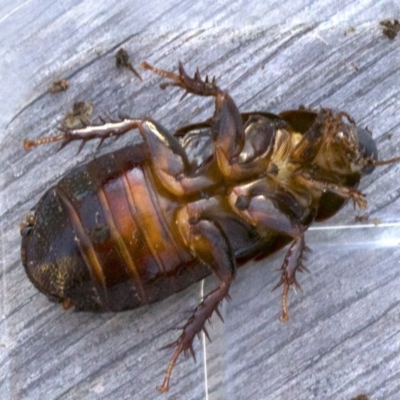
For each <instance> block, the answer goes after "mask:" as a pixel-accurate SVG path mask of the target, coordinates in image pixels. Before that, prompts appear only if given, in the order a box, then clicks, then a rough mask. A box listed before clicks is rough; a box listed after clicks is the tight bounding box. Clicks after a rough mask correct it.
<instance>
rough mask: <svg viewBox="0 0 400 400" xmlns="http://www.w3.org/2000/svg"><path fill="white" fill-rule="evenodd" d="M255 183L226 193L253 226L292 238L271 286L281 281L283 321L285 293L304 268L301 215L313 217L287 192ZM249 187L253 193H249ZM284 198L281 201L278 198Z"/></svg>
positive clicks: (284, 316)
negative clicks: (249, 186)
mask: <svg viewBox="0 0 400 400" xmlns="http://www.w3.org/2000/svg"><path fill="white" fill-rule="evenodd" d="M258 186H259V187H256V188H250V189H249V188H248V187H246V186H237V187H235V188H234V190H233V191H232V193H231V194H230V196H229V202H230V204H231V206H232V208H233V210H234V211H235V212H236V213H237V214H239V215H240V216H241V217H242V218H244V219H246V220H247V221H248V222H249V223H250V224H251V225H253V226H255V227H256V228H257V229H258V230H259V231H260V233H261V234H263V232H265V235H267V237H268V232H271V231H274V232H279V233H282V234H283V235H286V236H288V237H289V238H292V240H293V242H292V244H291V246H290V248H289V250H288V251H287V253H286V256H285V259H284V262H283V264H282V267H281V269H282V276H281V279H280V281H279V283H278V284H277V285H276V287H275V288H274V289H276V288H277V287H279V286H281V285H283V294H282V317H281V320H282V321H283V322H286V321H287V320H288V319H289V317H288V312H287V297H288V292H289V288H290V286H295V287H297V288H300V285H299V284H298V282H297V280H296V271H304V270H306V268H305V267H304V265H303V253H304V251H306V250H307V249H308V248H307V247H306V245H305V242H304V231H305V226H304V225H303V223H302V221H303V219H304V218H305V219H309V220H312V219H313V214H310V215H307V214H305V215H303V216H302V217H300V215H302V214H303V211H302V208H299V206H298V204H297V202H296V200H295V199H294V198H293V197H292V196H290V195H288V194H282V196H284V197H282V198H280V197H279V196H280V195H279V193H276V191H274V190H271V189H269V188H268V186H267V185H266V184H264V186H263V184H262V183H261V184H259V185H258ZM252 190H253V193H252ZM283 199H284V201H282V200H283ZM279 203H282V204H285V205H286V206H287V209H286V210H285V212H284V211H282V210H281V209H280V208H279V207H278V206H277V204H279Z"/></svg>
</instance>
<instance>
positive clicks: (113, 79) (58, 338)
mask: <svg viewBox="0 0 400 400" xmlns="http://www.w3.org/2000/svg"><path fill="white" fill-rule="evenodd" d="M2 3H3V4H2V5H1V6H2V7H1V9H2V15H1V17H0V30H1V32H2V35H1V37H0V60H1V61H0V76H1V78H2V89H1V94H0V95H1V96H2V98H1V105H2V112H1V114H0V135H1V136H0V140H1V151H2V163H1V167H0V202H1V203H0V207H1V208H0V211H1V213H0V221H1V242H0V244H1V247H0V252H1V261H0V262H1V267H2V268H1V275H0V277H1V289H0V300H1V301H0V308H1V309H0V311H1V313H0V315H1V320H0V398H1V399H108V398H110V399H111V398H112V399H154V398H163V399H206V398H208V399H213V400H214V399H268V400H269V399H284V400H285V399H296V400H298V399H318V400H320V399H350V398H351V397H354V396H356V395H359V394H361V393H366V394H369V395H370V396H371V399H374V400H376V399H385V400H387V399H399V398H400V352H399V348H400V305H399V304H400V272H399V269H400V264H399V262H400V257H399V256H400V246H399V244H400V229H399V222H400V200H399V194H400V180H399V174H400V165H390V166H386V167H381V168H379V170H377V171H375V172H374V174H373V175H372V176H370V177H367V178H366V179H365V180H364V181H363V182H362V185H361V189H362V191H363V192H365V193H366V194H367V196H368V200H369V209H368V212H369V214H370V221H369V222H364V223H356V222H355V219H354V216H355V215H359V214H360V212H359V211H356V212H354V210H353V209H352V207H350V206H348V207H346V208H345V209H343V210H342V211H341V212H340V213H339V214H338V215H336V216H335V217H334V218H333V219H332V220H330V221H328V223H326V224H324V225H323V226H319V229H318V227H317V228H316V229H313V230H310V231H309V234H308V235H307V240H308V245H309V246H310V247H311V248H312V249H313V253H312V254H311V255H310V256H309V257H308V261H307V267H308V268H309V270H310V271H311V274H303V275H302V276H300V282H301V284H302V287H303V292H300V293H297V295H296V294H295V293H294V292H293V291H292V292H291V293H290V300H289V304H290V317H291V319H290V321H289V322H288V323H287V324H283V323H281V322H280V321H279V316H280V299H279V298H280V291H279V290H277V291H275V292H272V293H271V289H272V288H273V286H274V285H275V284H276V282H277V280H278V279H279V273H278V272H277V271H276V269H277V268H279V266H280V265H281V263H282V260H283V256H284V253H283V252H280V253H278V254H275V255H274V256H272V257H271V258H269V259H267V260H264V261H263V262H259V263H251V264H249V265H248V266H246V267H244V268H241V270H240V271H239V273H238V276H237V280H236V282H235V283H234V285H233V287H232V290H231V296H232V301H231V302H230V303H228V304H227V303H224V306H223V314H224V319H225V324H222V323H221V322H220V321H219V320H218V318H213V320H212V328H210V330H209V332H210V334H211V336H212V339H213V342H212V343H211V344H207V345H206V350H205V353H204V352H203V350H202V349H203V347H202V346H203V344H202V342H201V341H198V340H196V341H195V350H196V353H197V363H196V364H194V363H193V361H192V360H187V361H185V360H184V358H182V360H180V362H179V363H178V365H177V367H176V368H175V370H174V373H173V376H172V386H171V390H170V392H169V393H168V394H165V395H160V394H158V392H157V391H156V390H155V387H156V386H157V385H160V384H161V382H162V379H163V374H164V371H165V368H166V365H167V363H168V360H169V357H170V354H171V353H170V352H169V351H168V350H163V351H158V349H159V348H160V347H162V346H164V345H166V344H168V343H169V342H171V341H172V340H173V339H174V338H176V337H177V335H178V332H176V331H173V330H168V329H170V328H174V327H176V326H179V325H181V324H182V322H183V321H184V320H185V318H186V316H187V315H186V313H185V311H187V310H188V309H191V308H193V307H194V306H195V305H196V304H197V302H198V299H199V296H200V292H201V289H202V285H201V284H198V285H195V286H193V287H191V288H189V289H188V290H186V291H184V292H182V293H179V294H177V295H175V296H173V297H171V298H169V299H167V300H165V301H163V302H161V303H159V304H157V305H154V306H152V307H146V308H143V309H139V310H137V311H132V312H126V313H120V314H115V315H112V314H106V315H92V314H78V313H72V312H64V311H63V310H62V309H61V308H60V307H58V306H56V305H54V304H50V303H49V302H48V301H47V300H46V298H45V297H44V296H43V295H41V294H39V293H38V292H37V291H36V290H35V289H34V288H33V286H32V285H31V284H30V282H29V281H28V279H27V277H26V275H25V273H24V271H23V267H22V264H21V261H20V254H19V251H20V237H19V223H20V221H21V219H22V217H23V215H24V214H25V213H26V212H27V211H28V210H29V209H30V208H31V207H32V206H33V205H34V204H35V203H36V202H37V201H38V200H39V198H40V196H41V194H42V193H43V192H44V191H45V190H46V188H48V187H50V186H51V185H52V184H54V183H55V182H56V181H57V180H58V179H59V178H60V177H61V176H62V175H63V174H64V173H65V172H66V171H68V170H69V169H70V168H72V167H73V166H75V165H78V164H79V163H81V162H83V161H85V160H89V159H91V158H93V157H94V156H95V155H96V154H97V152H96V145H95V144H91V145H87V146H86V148H85V149H84V151H82V153H80V154H79V155H78V156H76V151H77V146H76V145H71V146H69V147H68V148H66V149H65V150H63V151H61V152H59V153H57V145H53V146H47V147H46V146H43V147H41V148H39V149H36V150H33V151H29V152H26V151H24V149H23V148H22V141H23V139H24V138H29V139H34V138H38V137H42V136H46V135H49V134H51V133H54V132H55V131H56V129H57V126H58V125H59V123H60V121H61V120H62V118H63V117H64V116H65V114H66V113H67V112H68V111H69V110H70V109H71V108H72V104H73V103H74V102H75V101H79V100H85V101H87V100H90V101H92V102H93V103H94V116H98V115H104V114H105V113H106V112H107V113H109V114H110V115H117V113H118V112H124V113H129V114H130V115H132V116H144V115H151V116H152V117H153V118H155V119H157V120H159V121H162V123H163V124H164V126H166V127H168V128H169V129H171V130H174V129H176V128H177V127H178V126H180V125H182V124H187V123H189V122H195V121H201V120H202V119H204V118H207V117H208V116H209V115H210V113H211V112H212V108H211V106H212V103H211V102H210V101H207V100H204V99H198V98H194V97H192V96H188V97H187V98H186V99H185V100H183V101H182V102H179V101H178V100H179V97H180V93H178V90H177V89H169V90H166V91H164V92H162V91H160V90H159V88H158V83H159V82H160V80H159V79H158V78H157V77H155V76H152V75H151V74H150V73H148V72H146V71H145V72H143V74H142V76H143V79H144V80H143V82H140V81H138V80H137V79H136V78H135V77H134V75H133V74H132V73H130V72H129V71H127V70H120V69H118V70H117V69H116V68H115V59H114V54H115V52H116V50H117V49H119V48H120V47H121V46H123V47H124V48H126V49H127V50H128V51H129V53H130V54H131V57H132V61H133V63H134V65H135V66H136V67H138V65H139V63H140V61H142V60H147V61H149V62H150V63H153V64H155V65H157V66H160V67H164V68H172V67H176V65H177V62H178V60H182V61H183V62H184V64H185V66H187V68H188V70H189V71H194V68H195V67H196V66H199V67H200V68H201V71H203V72H204V73H208V74H210V75H216V76H217V78H218V82H219V84H220V86H222V87H225V88H228V89H229V91H230V93H231V95H232V96H233V98H234V99H235V100H236V101H237V104H238V105H239V106H240V109H241V110H243V111H250V110H266V111H271V112H279V111H281V110H284V109H289V108H296V107H298V106H299V105H300V104H305V105H309V106H313V107H317V106H319V105H323V106H327V107H334V108H336V109H340V110H345V111H347V112H349V113H350V114H351V115H352V116H353V117H354V119H355V120H356V121H357V122H358V123H359V124H361V125H362V126H368V128H369V129H370V130H372V131H373V133H374V138H375V140H376V141H377V144H378V148H379V151H380V156H381V157H382V158H389V157H393V156H396V155H397V156H398V155H399V154H400V90H399V87H400V51H399V50H400V37H397V38H396V39H395V40H393V41H390V40H389V39H388V38H387V37H385V36H383V35H382V32H381V27H380V26H379V21H380V20H382V19H384V18H394V17H395V18H396V17H397V18H399V16H400V12H399V6H396V5H395V4H396V2H394V1H368V0H366V1H363V2H358V1H350V0H347V1H343V2H340V5H339V3H338V2H336V1H329V0H326V1H322V0H321V1H314V2H311V1H307V0H303V1H294V2H291V3H290V4H291V5H290V6H289V5H285V3H284V2H275V1H272V0H268V1H263V2H261V1H238V2H232V1H219V2H212V1H206V2H202V3H200V2H199V3H196V4H197V5H193V4H195V3H194V2H191V1H177V0H168V1H163V2H157V1H153V0H148V1H146V2H132V1H120V2H113V3H115V4H116V5H113V6H112V7H111V8H110V6H109V5H108V4H107V3H106V2H103V4H99V2H96V1H93V0H85V1H72V0H71V1H66V2H57V3H56V2H53V1H50V0H46V1H38V0H31V1H20V0H16V1H13V2H8V1H5V0H3V1H2ZM135 3H136V4H135ZM55 4H57V5H55ZM200 4H202V5H200ZM288 4H289V3H288ZM361 4H362V5H361ZM58 78H67V79H69V80H70V88H69V89H68V91H66V92H64V93H59V94H49V93H48V92H47V91H48V88H49V86H50V85H51V83H52V82H53V81H54V80H55V79H58ZM389 134H392V136H391V138H390V135H389ZM134 140H138V139H137V138H136V137H134V135H131V136H129V137H126V138H124V139H123V140H121V142H120V143H118V145H119V146H121V145H123V144H124V143H126V142H128V141H129V142H132V141H134ZM111 148H113V146H112V145H111V146H108V145H106V146H104V149H103V150H102V151H103V152H104V151H107V150H108V151H109V150H110V149H111ZM373 218H376V219H379V221H380V224H379V225H378V226H376V227H375V226H374V224H373V223H372V222H373V221H372V219H373ZM375 222H378V220H375ZM215 284H216V282H215V280H213V279H212V278H211V279H208V280H206V281H205V284H204V286H205V288H204V290H205V291H208V290H210V288H212V287H213V286H214V285H215ZM205 371H206V373H205ZM205 378H207V379H205ZM207 396H208V397H207Z"/></svg>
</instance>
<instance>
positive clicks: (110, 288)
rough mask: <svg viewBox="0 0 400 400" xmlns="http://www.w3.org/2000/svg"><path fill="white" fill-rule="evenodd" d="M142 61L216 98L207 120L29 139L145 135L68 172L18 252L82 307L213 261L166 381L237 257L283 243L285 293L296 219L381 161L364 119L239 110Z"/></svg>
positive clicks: (298, 260)
mask: <svg viewBox="0 0 400 400" xmlns="http://www.w3.org/2000/svg"><path fill="white" fill-rule="evenodd" d="M142 67H143V68H145V69H149V70H151V71H153V72H154V73H156V74H158V75H161V76H162V77H164V78H167V79H168V80H169V81H168V82H167V83H166V84H164V85H163V87H165V86H169V85H171V86H178V87H180V88H182V89H184V90H185V91H186V93H193V94H196V95H199V96H209V97H214V98H215V111H214V114H213V116H212V117H211V118H210V119H208V120H207V121H205V122H203V123H199V124H193V125H187V126H185V127H183V128H181V129H179V130H178V131H177V132H176V133H175V135H171V134H170V133H168V131H166V130H165V129H164V128H162V127H161V126H160V125H159V124H158V123H157V122H155V121H153V120H151V119H149V118H144V119H133V118H122V119H121V120H120V121H117V122H107V123H106V122H105V123H104V124H102V125H98V126H86V127H84V128H82V129H69V128H65V129H64V131H63V133H62V134H61V135H59V136H54V137H50V138H44V139H39V140H36V141H25V147H26V148H29V147H31V146H36V145H39V144H44V143H50V142H54V141H61V142H62V147H63V146H65V145H66V144H68V143H69V142H71V141H74V140H80V141H81V146H82V145H83V144H84V143H85V142H86V141H88V140H91V139H95V138H98V139H100V141H101V142H103V141H104V140H105V139H106V138H108V137H110V136H119V135H123V134H125V133H127V132H128V131H130V130H133V129H138V130H139V133H140V134H141V136H142V138H143V143H142V144H139V145H135V146H127V147H125V148H123V149H121V150H118V151H115V152H113V153H110V154H106V155H104V156H101V157H99V158H97V159H94V160H93V161H91V162H89V163H88V164H86V165H83V166H81V167H78V168H76V169H74V170H72V171H71V172H69V173H68V174H67V175H65V176H64V177H63V178H62V179H61V180H60V181H59V182H58V183H57V184H56V185H55V186H54V187H52V188H50V189H49V190H48V191H47V192H46V193H45V194H44V196H43V197H42V198H41V200H40V201H39V203H38V204H37V205H36V206H35V207H34V208H33V209H32V210H31V212H30V214H28V215H27V217H25V220H24V222H23V223H22V224H21V235H22V248H21V253H22V261H23V264H24V267H25V270H26V273H27V275H28V277H29V278H30V280H31V281H32V283H33V284H34V285H35V286H36V287H37V289H38V290H40V291H41V292H42V293H44V294H45V295H46V296H47V297H48V298H49V299H50V300H53V301H57V302H60V303H62V305H63V306H64V307H65V308H69V307H71V306H73V307H75V310H79V311H100V312H102V311H121V310H126V309H132V308H136V307H139V306H141V305H144V304H149V303H153V302H155V301H159V300H162V299H164V298H166V297H167V296H169V295H171V294H173V293H175V292H177V291H179V290H182V289H184V288H185V287H187V286H189V285H190V284H192V283H194V282H196V281H198V280H200V279H202V278H204V277H205V276H207V275H209V274H210V273H211V272H213V273H214V274H215V275H216V276H217V277H218V279H219V280H220V282H221V283H220V285H219V286H218V287H217V288H216V289H215V290H214V291H212V292H211V293H209V294H208V295H207V296H205V298H204V300H203V301H202V302H201V303H200V304H199V305H198V306H197V307H196V308H195V310H194V311H193V314H192V315H191V317H190V318H189V319H188V320H187V322H186V324H185V325H184V327H183V331H182V333H181V335H180V336H179V338H178V339H177V341H176V342H174V343H172V344H171V345H169V346H168V347H171V348H175V351H174V354H173V356H172V359H171V361H170V363H169V365H168V367H167V371H166V376H165V380H164V382H163V384H162V386H161V387H160V390H161V391H167V390H168V387H169V379H170V375H171V372H172V369H173V367H174V365H175V362H176V361H177V359H178V357H179V355H180V353H182V352H184V353H187V352H191V353H192V354H194V353H193V347H192V342H193V338H194V336H195V335H196V334H197V333H199V332H200V331H201V330H204V332H205V333H206V334H207V331H206V329H205V327H204V324H205V322H206V320H207V319H209V318H210V317H211V315H212V313H213V312H214V311H216V312H217V314H219V311H218V306H219V304H220V303H221V301H222V300H223V299H224V298H225V297H228V296H229V288H230V285H231V283H232V281H233V279H234V278H235V273H236V268H237V266H240V265H241V264H243V263H244V262H246V261H248V260H250V259H253V258H257V259H260V258H262V257H265V256H267V255H268V254H270V253H272V252H274V251H275V250H277V249H279V248H281V247H283V246H285V245H286V244H288V243H291V244H290V246H289V249H288V251H287V253H286V256H285V259H284V262H283V264H282V276H281V279H280V281H279V282H278V284H277V287H278V286H280V285H283V295H282V320H283V321H287V320H288V314H287V295H288V291H289V288H290V286H299V284H298V283H297V280H296V271H301V270H303V269H305V267H304V265H303V253H304V251H306V250H307V247H306V245H305V242H304V232H305V231H306V230H307V228H308V227H309V226H310V225H311V224H312V222H313V221H321V220H324V219H327V218H329V217H331V216H332V215H334V214H335V213H336V212H337V211H338V210H339V209H340V208H341V207H342V206H343V204H344V203H345V202H346V201H347V200H348V199H351V200H352V201H353V203H354V204H355V205H358V206H359V207H361V208H365V207H366V204H367V203H366V200H365V197H364V195H363V194H362V193H361V192H360V191H359V190H357V185H358V183H359V181H360V179H361V177H362V176H363V175H365V174H370V173H371V172H372V171H373V169H374V167H375V166H377V165H382V164H384V163H389V162H394V161H398V159H393V160H389V161H386V162H379V161H377V149H376V146H375V142H374V141H373V139H372V138H371V136H370V134H369V132H367V131H366V130H365V129H362V128H359V127H357V126H356V124H355V123H354V121H353V120H352V118H351V117H350V116H349V115H348V114H347V113H345V112H337V113H335V112H333V111H332V110H330V109H321V110H320V111H318V112H316V111H311V110H290V111H284V112H282V113H281V114H279V115H274V114H269V113H263V112H250V113H239V111H238V109H237V107H236V105H235V102H234V100H233V99H232V98H231V97H230V96H229V95H228V94H227V92H225V91H223V90H221V89H220V88H219V87H218V86H217V84H216V82H215V80H213V81H209V80H208V78H206V79H205V80H204V81H203V80H202V79H201V78H200V74H199V73H198V71H197V72H196V74H195V75H194V77H193V78H191V77H189V76H188V75H187V74H186V73H185V71H184V69H183V67H182V65H180V66H179V74H177V75H176V74H174V73H172V72H168V71H164V70H160V69H157V68H154V67H152V66H150V65H149V64H147V63H143V64H142Z"/></svg>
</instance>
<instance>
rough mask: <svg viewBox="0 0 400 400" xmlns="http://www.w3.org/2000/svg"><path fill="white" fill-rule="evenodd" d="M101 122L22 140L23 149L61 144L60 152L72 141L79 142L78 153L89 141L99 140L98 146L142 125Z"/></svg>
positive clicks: (138, 121)
mask: <svg viewBox="0 0 400 400" xmlns="http://www.w3.org/2000/svg"><path fill="white" fill-rule="evenodd" d="M101 122H102V124H101V125H87V126H84V127H83V128H79V129H70V128H67V127H65V126H61V128H59V129H60V131H61V132H62V133H61V134H59V135H54V136H49V137H45V138H41V139H37V140H24V147H25V149H30V148H31V147H35V146H40V145H43V144H49V143H53V142H61V147H60V149H59V150H61V149H62V148H63V147H65V146H66V145H67V144H68V143H70V142H72V141H81V145H80V147H79V151H80V150H82V148H83V146H84V145H85V143H86V142H88V141H89V140H93V139H100V143H99V146H100V145H101V144H102V143H103V142H104V140H105V139H107V138H110V137H115V138H118V137H119V136H121V135H124V134H125V133H127V132H129V131H130V130H132V129H137V128H138V127H139V126H140V124H141V123H142V120H141V119H131V118H123V119H121V121H110V122H106V121H105V120H104V119H101Z"/></svg>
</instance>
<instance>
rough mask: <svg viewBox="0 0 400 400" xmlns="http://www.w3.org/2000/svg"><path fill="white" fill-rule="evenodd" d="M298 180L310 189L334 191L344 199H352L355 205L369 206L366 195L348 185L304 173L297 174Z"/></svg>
mask: <svg viewBox="0 0 400 400" xmlns="http://www.w3.org/2000/svg"><path fill="white" fill-rule="evenodd" d="M296 180H297V181H298V182H299V183H300V184H302V185H304V186H305V187H307V188H309V189H314V190H320V191H321V192H330V193H334V194H336V195H338V196H340V197H342V198H343V199H345V200H347V199H351V200H352V201H353V205H354V207H355V206H356V205H357V206H358V207H360V208H366V207H367V200H366V199H365V195H364V194H362V193H361V192H360V191H359V190H357V189H353V188H351V187H347V186H341V185H336V184H334V183H330V182H322V181H318V180H315V179H312V178H309V177H307V176H304V175H297V176H296Z"/></svg>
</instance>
